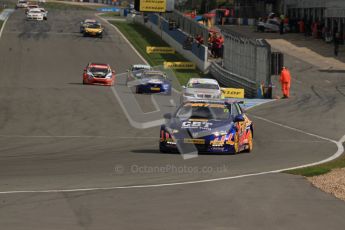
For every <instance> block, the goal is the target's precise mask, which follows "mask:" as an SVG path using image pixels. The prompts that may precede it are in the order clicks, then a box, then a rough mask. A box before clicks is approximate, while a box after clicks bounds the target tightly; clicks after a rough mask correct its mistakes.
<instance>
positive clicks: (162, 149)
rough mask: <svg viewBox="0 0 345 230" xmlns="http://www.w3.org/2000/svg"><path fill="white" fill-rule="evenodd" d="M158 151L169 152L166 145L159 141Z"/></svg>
mask: <svg viewBox="0 0 345 230" xmlns="http://www.w3.org/2000/svg"><path fill="white" fill-rule="evenodd" d="M159 152H161V153H170V152H171V151H170V150H169V149H168V148H167V147H166V146H164V145H163V144H162V143H161V142H159Z"/></svg>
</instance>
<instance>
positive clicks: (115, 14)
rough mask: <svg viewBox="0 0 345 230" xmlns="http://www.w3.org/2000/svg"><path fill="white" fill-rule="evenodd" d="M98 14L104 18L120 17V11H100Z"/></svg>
mask: <svg viewBox="0 0 345 230" xmlns="http://www.w3.org/2000/svg"><path fill="white" fill-rule="evenodd" d="M99 16H101V17H104V18H118V17H121V15H120V12H109V13H102V14H100V15H99Z"/></svg>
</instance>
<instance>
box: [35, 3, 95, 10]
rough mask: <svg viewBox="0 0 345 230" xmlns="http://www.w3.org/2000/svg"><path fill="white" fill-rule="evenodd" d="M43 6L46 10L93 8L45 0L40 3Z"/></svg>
mask: <svg viewBox="0 0 345 230" xmlns="http://www.w3.org/2000/svg"><path fill="white" fill-rule="evenodd" d="M42 6H43V7H44V8H46V9H47V10H52V9H54V10H94V9H93V8H91V7H88V6H83V5H72V4H67V3H59V2H47V3H44V4H42Z"/></svg>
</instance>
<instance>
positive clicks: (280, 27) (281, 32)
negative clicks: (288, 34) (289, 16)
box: [279, 19, 284, 34]
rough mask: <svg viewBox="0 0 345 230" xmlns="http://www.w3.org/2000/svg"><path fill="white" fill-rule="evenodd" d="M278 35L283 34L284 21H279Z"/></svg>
mask: <svg viewBox="0 0 345 230" xmlns="http://www.w3.org/2000/svg"><path fill="white" fill-rule="evenodd" d="M279 33H280V34H284V20H282V19H280V24H279Z"/></svg>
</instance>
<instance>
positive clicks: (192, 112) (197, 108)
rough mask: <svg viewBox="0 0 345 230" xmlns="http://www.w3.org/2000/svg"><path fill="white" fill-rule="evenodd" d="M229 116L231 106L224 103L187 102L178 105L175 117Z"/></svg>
mask: <svg viewBox="0 0 345 230" xmlns="http://www.w3.org/2000/svg"><path fill="white" fill-rule="evenodd" d="M230 116H231V107H229V106H227V105H224V104H205V103H187V104H185V105H183V106H182V107H180V109H179V110H178V111H177V113H176V117H177V118H179V119H181V120H186V119H214V120H226V119H229V118H230Z"/></svg>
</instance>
